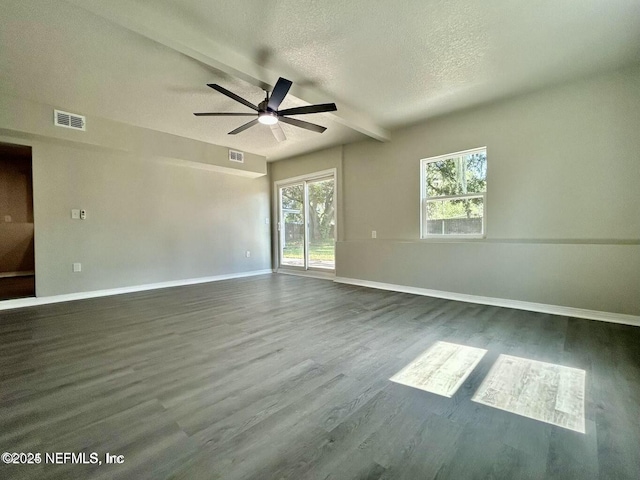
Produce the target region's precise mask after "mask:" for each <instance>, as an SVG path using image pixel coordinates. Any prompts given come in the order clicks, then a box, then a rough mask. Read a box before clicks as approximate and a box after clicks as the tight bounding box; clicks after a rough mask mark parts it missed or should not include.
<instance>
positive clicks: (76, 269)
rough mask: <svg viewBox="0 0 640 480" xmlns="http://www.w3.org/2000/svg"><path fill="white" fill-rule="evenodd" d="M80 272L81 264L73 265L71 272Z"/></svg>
mask: <svg viewBox="0 0 640 480" xmlns="http://www.w3.org/2000/svg"><path fill="white" fill-rule="evenodd" d="M81 271H82V264H81V263H74V264H73V272H74V273H78V272H81Z"/></svg>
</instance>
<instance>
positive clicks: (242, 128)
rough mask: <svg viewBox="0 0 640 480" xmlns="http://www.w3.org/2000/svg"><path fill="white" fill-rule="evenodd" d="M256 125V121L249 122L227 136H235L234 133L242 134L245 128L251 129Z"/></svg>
mask: <svg viewBox="0 0 640 480" xmlns="http://www.w3.org/2000/svg"><path fill="white" fill-rule="evenodd" d="M257 123H258V119H257V118H256V119H254V120H251V121H250V122H247V123H245V124H244V125H240V126H239V127H238V128H236V129H235V130H231V131H230V132H229V135H235V134H236V133H240V132H244V131H245V130H246V129H247V128H250V127H253V126H254V125H256V124H257Z"/></svg>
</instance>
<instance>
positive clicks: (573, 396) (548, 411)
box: [472, 355, 586, 433]
mask: <svg viewBox="0 0 640 480" xmlns="http://www.w3.org/2000/svg"><path fill="white" fill-rule="evenodd" d="M585 377H586V372H585V371H584V370H580V369H577V368H570V367H564V366H562V365H556V364H553V363H545V362H538V361H536V360H529V359H526V358H519V357H512V356H510V355H500V356H499V357H498V360H496V363H495V364H494V365H493V366H492V367H491V370H490V371H489V374H488V375H487V377H486V378H485V379H484V381H483V382H482V385H480V388H478V390H477V391H476V394H475V395H474V396H473V398H472V400H473V401H474V402H478V403H482V404H484V405H488V406H490V407H494V408H498V409H500V410H505V411H507V412H511V413H515V414H517V415H522V416H524V417H528V418H532V419H534V420H539V421H541V422H546V423H550V424H552V425H556V426H558V427H563V428H567V429H569V430H574V431H576V432H580V433H585V421H584V392H585Z"/></svg>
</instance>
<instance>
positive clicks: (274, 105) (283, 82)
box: [267, 77, 292, 111]
mask: <svg viewBox="0 0 640 480" xmlns="http://www.w3.org/2000/svg"><path fill="white" fill-rule="evenodd" d="M291 85H292V82H291V81H290V80H287V79H286V78H282V77H280V78H279V79H278V81H277V82H276V86H275V87H273V92H271V96H270V97H269V103H267V108H269V109H271V110H274V111H275V110H278V107H279V106H280V104H281V103H282V100H284V97H286V96H287V93H289V89H290V88H291Z"/></svg>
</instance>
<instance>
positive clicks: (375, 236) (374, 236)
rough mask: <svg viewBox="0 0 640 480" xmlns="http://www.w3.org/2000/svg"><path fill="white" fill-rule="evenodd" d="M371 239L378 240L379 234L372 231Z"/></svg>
mask: <svg viewBox="0 0 640 480" xmlns="http://www.w3.org/2000/svg"><path fill="white" fill-rule="evenodd" d="M371 238H378V232H376V231H375V230H371Z"/></svg>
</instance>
